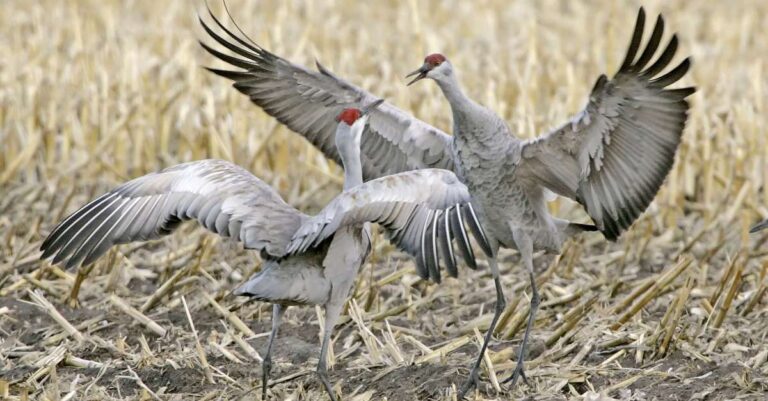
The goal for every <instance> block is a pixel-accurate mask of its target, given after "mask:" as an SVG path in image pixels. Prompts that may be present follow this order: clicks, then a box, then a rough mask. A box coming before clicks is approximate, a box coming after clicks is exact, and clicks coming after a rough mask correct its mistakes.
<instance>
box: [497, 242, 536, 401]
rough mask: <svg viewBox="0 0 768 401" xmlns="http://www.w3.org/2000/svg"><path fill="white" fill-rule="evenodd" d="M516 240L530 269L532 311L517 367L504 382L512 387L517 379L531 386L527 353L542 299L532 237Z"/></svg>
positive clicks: (524, 261)
mask: <svg viewBox="0 0 768 401" xmlns="http://www.w3.org/2000/svg"><path fill="white" fill-rule="evenodd" d="M514 238H515V244H516V245H517V247H518V250H519V251H520V256H521V258H522V259H523V263H525V267H526V268H527V269H528V276H529V278H530V280H531V311H530V313H529V315H528V324H527V325H526V326H525V334H524V335H523V343H522V345H521V346H520V352H519V354H518V355H517V366H515V371H514V372H513V373H512V376H510V377H508V378H507V379H506V380H504V383H508V382H510V381H511V382H512V386H514V385H515V384H516V383H517V379H518V378H521V377H522V379H523V381H524V382H525V384H527V385H528V386H530V383H528V378H527V377H525V366H524V362H525V351H526V350H527V349H528V336H529V335H530V333H531V327H533V322H534V321H536V311H537V310H538V309H539V301H540V299H539V290H538V289H537V288H536V277H535V276H534V273H533V241H531V237H529V236H528V235H527V234H525V233H523V232H519V231H518V232H516V233H515V237H514Z"/></svg>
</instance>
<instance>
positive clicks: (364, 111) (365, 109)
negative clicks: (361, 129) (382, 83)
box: [360, 99, 384, 115]
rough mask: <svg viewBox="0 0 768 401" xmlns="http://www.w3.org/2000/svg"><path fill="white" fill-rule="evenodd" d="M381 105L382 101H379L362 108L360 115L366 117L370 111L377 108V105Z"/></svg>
mask: <svg viewBox="0 0 768 401" xmlns="http://www.w3.org/2000/svg"><path fill="white" fill-rule="evenodd" d="M382 103H384V99H379V100H377V101H375V102H373V103H371V104H369V105H367V106H363V108H362V109H361V110H360V114H362V115H367V114H368V113H370V112H371V111H373V110H374V109H376V108H377V107H379V105H380V104H382Z"/></svg>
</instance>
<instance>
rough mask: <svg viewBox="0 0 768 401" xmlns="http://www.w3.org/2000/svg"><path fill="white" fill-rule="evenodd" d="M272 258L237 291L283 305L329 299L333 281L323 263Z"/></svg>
mask: <svg viewBox="0 0 768 401" xmlns="http://www.w3.org/2000/svg"><path fill="white" fill-rule="evenodd" d="M285 262H286V260H283V261H282V262H281V263H280V264H278V263H277V262H273V263H271V264H268V265H266V266H265V267H264V270H262V271H260V272H258V273H256V274H255V275H254V276H253V277H251V278H250V279H249V280H248V281H246V282H245V283H243V285H241V286H240V287H238V288H237V289H236V290H235V291H233V294H234V295H241V296H247V297H251V298H254V299H256V300H259V301H264V302H271V303H277V304H283V305H322V304H324V303H326V301H327V300H328V296H329V294H330V283H329V282H328V280H327V279H326V278H325V274H324V272H323V269H322V268H321V267H317V266H307V265H306V264H302V263H295V264H292V263H285Z"/></svg>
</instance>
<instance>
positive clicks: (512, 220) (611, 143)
mask: <svg viewBox="0 0 768 401" xmlns="http://www.w3.org/2000/svg"><path fill="white" fill-rule="evenodd" d="M211 17H212V18H213V20H214V21H215V23H216V24H217V25H218V26H219V28H220V29H221V30H223V31H224V32H225V33H226V35H227V38H224V37H222V36H220V35H219V34H217V33H215V32H214V31H213V30H212V29H210V28H209V27H208V26H207V25H206V24H205V23H204V22H203V21H202V19H201V21H200V22H201V24H202V25H203V28H204V29H205V30H206V32H207V33H208V34H209V35H210V36H211V37H212V38H213V39H214V40H215V41H216V42H218V43H219V44H221V45H222V46H224V47H226V48H227V49H229V50H231V51H232V52H233V53H235V54H236V55H237V56H231V55H228V54H225V53H222V52H220V51H218V50H216V49H213V48H211V47H210V46H208V45H206V44H204V43H202V45H203V47H204V48H205V49H206V50H207V51H208V52H210V53H211V54H213V55H214V56H216V57H218V58H219V59H221V60H223V61H225V62H227V63H229V64H231V65H233V66H235V67H238V68H240V69H241V70H239V71H231V70H221V69H210V70H211V71H212V72H214V73H216V74H218V75H221V76H223V77H226V78H229V79H231V80H233V81H234V82H235V83H234V87H235V88H236V89H238V90H239V91H241V92H242V93H244V94H246V95H248V96H249V97H250V99H251V101H253V103H255V104H256V105H258V106H259V107H261V108H262V109H264V111H266V112H267V113H269V114H270V115H272V116H274V117H275V118H277V119H278V120H279V121H280V122H282V123H283V124H285V125H286V126H288V127H289V128H290V129H292V130H293V131H295V132H297V133H299V134H301V135H303V136H304V137H305V138H306V139H307V140H309V141H310V142H311V143H312V144H314V145H315V146H316V147H317V148H318V149H320V150H321V151H323V152H324V153H325V154H326V156H328V157H330V158H332V159H334V160H338V154H337V153H336V152H335V150H334V148H333V146H332V141H331V134H332V128H331V126H332V125H331V124H332V123H331V121H332V118H333V116H334V115H335V114H336V113H337V112H338V110H339V109H340V108H343V107H355V105H359V104H364V103H366V102H369V101H371V99H375V96H374V95H372V94H370V93H369V92H367V91H365V90H363V89H360V88H358V87H356V86H354V85H352V84H351V83H349V82H346V81H344V80H342V79H340V78H338V77H336V76H335V75H333V74H332V73H331V72H330V71H328V70H327V69H325V68H324V67H322V66H321V65H320V64H319V63H318V65H317V67H318V71H317V72H315V71H310V70H308V69H306V68H304V67H302V66H299V65H296V64H293V63H291V62H289V61H287V60H285V59H282V58H280V57H278V56H276V55H275V54H272V53H270V52H269V51H267V50H265V49H264V48H262V47H260V46H258V45H257V44H255V43H253V42H252V41H246V40H245V39H243V38H241V37H239V36H237V35H235V34H233V33H232V32H231V31H229V30H227V29H226V28H225V27H224V26H223V25H222V24H221V23H220V22H219V21H218V20H217V19H216V18H215V17H214V16H213V15H212V14H211ZM644 25H645V12H644V11H643V9H640V11H639V13H638V16H637V23H636V25H635V30H634V33H633V35H632V40H631V42H630V44H629V49H628V50H627V54H626V58H625V60H624V62H623V63H622V65H621V67H620V68H619V71H618V72H617V73H616V75H614V77H613V78H611V79H608V78H607V77H606V76H605V75H601V76H600V77H599V78H598V79H597V81H596V82H595V84H594V86H593V88H592V92H591V93H590V95H589V99H588V102H587V105H586V107H585V108H584V110H582V111H581V112H580V113H578V114H577V115H576V116H574V117H573V118H572V119H571V120H570V121H568V122H566V123H565V124H564V125H563V126H561V127H560V128H558V129H556V130H554V131H552V132H550V133H547V134H545V135H542V136H540V137H538V138H536V139H533V140H521V139H518V138H517V137H515V136H514V135H513V134H512V132H511V131H510V129H509V127H508V126H507V124H506V122H505V121H504V120H502V119H501V118H500V117H499V116H497V115H496V114H495V113H494V112H493V111H491V110H489V109H487V108H485V107H483V106H481V105H479V104H477V103H476V102H474V101H473V100H471V99H469V98H468V97H467V96H466V95H464V93H463V92H462V90H461V88H460V85H459V83H458V80H457V78H456V73H455V71H454V68H453V66H452V65H451V63H450V62H449V61H448V60H447V59H446V57H444V56H443V55H440V54H433V55H430V56H428V57H427V58H426V59H425V61H424V65H423V66H422V67H421V68H419V69H418V70H416V71H415V72H414V73H412V74H411V75H415V76H416V77H415V78H414V80H413V81H411V83H413V82H415V81H418V80H420V79H423V78H429V79H432V80H434V81H436V82H437V84H438V85H439V86H440V88H441V89H442V91H443V94H444V95H445V97H446V99H447V100H448V101H449V103H450V105H451V109H452V111H453V123H454V124H453V130H454V136H453V137H451V136H450V135H448V134H446V133H444V132H442V131H440V130H438V129H437V128H434V127H432V126H430V125H428V124H426V123H424V122H422V121H420V120H418V119H416V118H414V117H412V116H410V115H408V114H406V113H405V112H403V111H402V110H400V109H398V108H396V107H394V106H392V105H390V104H387V103H385V104H383V105H382V106H381V107H380V111H379V112H378V113H377V114H376V116H373V117H372V118H371V121H370V124H369V126H370V127H369V130H370V132H371V135H370V136H368V137H367V138H365V139H364V140H363V142H362V144H361V146H362V153H361V158H362V163H363V177H364V178H365V179H373V178H376V177H381V176H384V175H387V174H392V173H395V172H399V171H406V170H412V169H420V168H427V167H440V168H446V169H451V170H453V171H454V172H456V174H457V175H458V176H459V179H460V180H462V182H464V183H466V184H467V186H468V187H469V190H470V193H471V195H472V204H473V205H474V206H475V208H476V210H477V212H478V214H479V218H480V220H481V222H482V223H483V224H482V225H483V227H484V228H485V229H486V234H487V241H488V242H489V243H490V244H491V249H490V250H489V251H491V253H492V255H493V257H492V258H491V260H490V263H489V264H490V269H491V273H492V274H493V277H494V281H495V284H496V297H497V299H496V307H495V313H494V317H493V320H492V322H491V325H490V327H489V329H488V332H487V333H486V336H485V341H484V343H483V346H482V348H481V353H480V355H479V357H478V358H477V360H476V362H475V364H474V366H473V368H472V371H471V373H470V377H469V380H468V381H467V382H466V384H465V385H464V386H462V388H461V392H460V396H463V395H464V394H465V393H466V392H467V391H468V390H469V389H470V388H471V387H472V386H474V385H475V384H476V382H477V372H478V367H479V364H480V361H481V360H482V356H483V353H484V352H485V349H486V347H487V344H488V341H489V340H490V337H491V335H492V333H493V331H494V327H495V325H496V322H497V320H498V318H499V316H500V314H501V312H502V311H503V310H504V308H505V305H506V303H505V300H504V294H503V290H502V285H501V282H500V280H499V270H498V266H497V262H496V254H497V250H498V248H499V247H507V248H514V249H517V250H518V251H519V252H520V254H521V257H522V260H523V264H524V265H525V267H526V268H527V270H528V272H529V277H530V282H531V287H532V298H531V312H530V316H529V319H528V324H527V326H526V330H525V335H524V337H523V343H522V345H521V349H520V352H519V353H518V360H517V366H516V368H515V370H514V373H513V374H512V375H511V376H510V377H509V378H508V379H507V380H508V381H512V382H513V384H514V383H515V382H516V381H517V379H518V378H519V377H522V378H523V379H524V380H526V381H527V379H526V378H525V374H524V364H523V362H524V356H525V350H526V345H527V342H528V337H529V333H530V329H531V326H532V325H533V322H534V319H535V314H536V310H537V307H538V304H539V294H538V291H537V289H536V283H535V280H534V275H533V253H534V251H536V250H545V251H548V252H553V253H559V252H560V249H561V247H562V244H563V242H564V241H565V240H566V239H567V238H568V237H570V236H572V235H574V234H576V233H579V232H581V231H593V230H599V231H601V232H602V233H603V235H604V236H605V237H606V238H607V239H609V240H615V239H617V238H618V236H619V235H620V234H621V233H622V232H623V231H624V230H626V229H627V228H628V227H630V226H631V225H632V223H633V222H634V221H635V220H636V219H637V218H638V217H639V216H640V214H641V213H642V212H643V211H644V210H645V209H646V208H647V207H648V205H649V204H650V203H651V201H652V200H653V198H654V197H655V195H656V193H657V192H658V191H659V188H660V187H661V185H662V183H663V182H664V180H665V178H666V177H667V175H668V173H669V171H670V169H671V168H672V165H673V162H674V158H675V154H676V152H677V149H678V147H679V144H680V138H681V135H682V132H683V129H684V127H685V122H686V119H687V114H688V108H689V106H688V102H687V100H686V98H687V97H688V96H690V95H691V94H693V93H694V92H695V88H693V87H687V88H680V89H668V88H667V87H668V86H669V85H671V84H674V83H675V82H677V81H678V80H679V79H680V78H682V77H683V76H684V75H685V74H686V72H687V71H688V68H689V66H690V61H689V59H685V60H684V61H683V62H681V63H680V64H679V65H678V66H676V67H674V68H672V69H671V70H669V71H668V72H666V73H664V74H663V75H660V74H661V73H662V71H663V70H665V69H666V68H667V67H668V65H669V64H670V61H671V60H672V58H673V57H674V55H675V52H676V50H677V47H678V42H677V38H676V37H675V36H673V37H672V39H671V40H670V42H669V44H668V45H667V47H666V48H665V49H664V50H663V51H662V52H661V54H660V55H659V56H658V58H656V60H655V61H653V62H651V60H652V59H653V58H654V55H655V54H656V53H657V50H658V49H659V44H660V42H661V38H662V35H663V33H664V20H663V19H662V18H661V16H659V18H658V20H657V21H656V25H655V27H654V29H653V32H652V34H651V37H650V39H649V40H648V41H647V43H646V44H645V48H644V49H643V50H642V51H641V52H639V51H640V49H641V42H642V36H643V28H644ZM238 56H239V57H238ZM549 191H552V192H554V193H556V194H559V195H561V196H565V197H568V198H571V199H574V200H575V201H577V202H579V203H580V204H581V205H583V206H584V208H585V209H586V212H587V213H588V214H589V216H590V217H591V218H592V220H593V221H594V223H595V226H588V225H581V224H574V223H570V222H568V221H565V220H561V219H558V218H555V217H553V216H552V215H550V213H549V211H548V209H547V206H546V197H547V196H546V194H547V193H548V192H549Z"/></svg>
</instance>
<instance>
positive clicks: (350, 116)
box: [336, 107, 363, 126]
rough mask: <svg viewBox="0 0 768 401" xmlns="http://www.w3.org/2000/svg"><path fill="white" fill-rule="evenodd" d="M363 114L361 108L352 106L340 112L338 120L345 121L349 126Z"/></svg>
mask: <svg viewBox="0 0 768 401" xmlns="http://www.w3.org/2000/svg"><path fill="white" fill-rule="evenodd" d="M362 115H363V113H362V112H361V111H360V109H356V108H354V107H350V108H348V109H344V110H342V111H341V113H339V115H338V116H336V121H337V122H340V123H341V122H344V123H346V124H347V125H349V126H352V124H354V123H355V121H357V119H358V118H360V117H361V116H362Z"/></svg>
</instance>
